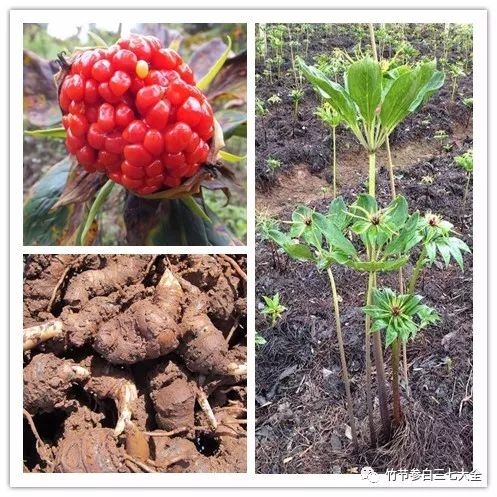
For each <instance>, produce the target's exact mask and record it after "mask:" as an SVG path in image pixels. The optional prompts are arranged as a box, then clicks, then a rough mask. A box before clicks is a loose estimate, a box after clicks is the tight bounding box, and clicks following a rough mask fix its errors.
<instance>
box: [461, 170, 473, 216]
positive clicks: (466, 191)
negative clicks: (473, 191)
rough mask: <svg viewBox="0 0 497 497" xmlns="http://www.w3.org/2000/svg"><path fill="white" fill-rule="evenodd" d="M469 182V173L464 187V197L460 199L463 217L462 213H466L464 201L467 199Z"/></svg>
mask: <svg viewBox="0 0 497 497" xmlns="http://www.w3.org/2000/svg"><path fill="white" fill-rule="evenodd" d="M470 181H471V173H468V179H467V180H466V186H465V187H464V195H463V198H462V214H463V216H464V213H465V212H466V200H467V198H468V192H469V182H470Z"/></svg>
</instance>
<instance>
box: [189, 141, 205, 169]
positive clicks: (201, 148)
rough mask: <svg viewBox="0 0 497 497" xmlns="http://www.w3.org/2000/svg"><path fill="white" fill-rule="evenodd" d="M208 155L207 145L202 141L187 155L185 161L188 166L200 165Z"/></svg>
mask: <svg viewBox="0 0 497 497" xmlns="http://www.w3.org/2000/svg"><path fill="white" fill-rule="evenodd" d="M208 154H209V145H207V143H205V142H204V141H200V143H199V144H198V145H197V148H196V149H195V150H194V151H193V152H191V153H189V154H187V156H186V160H187V162H188V163H189V164H201V163H203V162H205V161H206V159H207V155H208Z"/></svg>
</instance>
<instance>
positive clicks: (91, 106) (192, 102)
mask: <svg viewBox="0 0 497 497" xmlns="http://www.w3.org/2000/svg"><path fill="white" fill-rule="evenodd" d="M59 104H60V107H61V109H62V112H63V119H62V123H63V126H64V128H65V129H66V130H67V137H66V146H67V150H68V151H69V153H71V154H73V155H75V156H76V158H77V160H78V162H79V163H80V164H81V166H82V167H84V169H85V170H87V171H88V172H94V171H102V172H104V173H105V174H106V175H107V176H108V177H109V178H110V179H111V180H112V181H115V182H117V183H120V184H122V185H123V186H125V187H126V188H128V189H130V190H133V191H135V192H137V193H138V194H141V195H146V194H149V193H153V192H155V191H158V190H161V189H164V188H174V187H177V186H178V185H180V184H181V182H182V181H184V179H185V178H187V177H190V176H192V175H194V174H195V173H196V172H197V171H198V168H199V167H200V165H201V164H203V163H205V161H206V159H207V156H208V154H209V140H210V138H211V137H212V134H213V129H214V116H213V113H212V109H211V107H210V105H209V103H208V101H207V99H206V98H205V96H204V94H203V93H202V92H201V91H200V90H199V89H198V88H197V87H195V86H194V75H193V73H192V71H191V69H190V68H189V67H188V65H187V64H185V63H184V62H183V60H182V58H181V57H180V56H179V55H178V54H177V53H176V52H175V51H174V50H171V49H169V48H162V47H161V44H160V41H159V40H158V39H157V38H155V37H153V36H140V35H131V36H130V37H129V38H124V39H121V40H119V41H118V42H117V44H115V45H113V46H111V47H109V48H97V49H92V50H86V51H84V52H82V53H80V54H78V55H77V56H76V57H75V59H74V62H73V64H72V65H71V67H70V69H69V71H68V73H67V74H66V75H65V78H64V79H63V81H62V85H61V87H60V93H59Z"/></svg>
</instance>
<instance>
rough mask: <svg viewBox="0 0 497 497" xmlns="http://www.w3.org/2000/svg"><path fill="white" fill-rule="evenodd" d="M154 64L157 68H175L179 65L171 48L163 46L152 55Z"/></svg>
mask: <svg viewBox="0 0 497 497" xmlns="http://www.w3.org/2000/svg"><path fill="white" fill-rule="evenodd" d="M152 65H153V66H154V67H156V68H157V69H174V68H175V67H176V65H177V59H176V56H175V54H174V52H173V50H170V49H169V48H161V49H160V50H158V51H157V52H154V54H153V55H152Z"/></svg>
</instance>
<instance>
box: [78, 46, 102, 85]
mask: <svg viewBox="0 0 497 497" xmlns="http://www.w3.org/2000/svg"><path fill="white" fill-rule="evenodd" d="M99 58H100V55H99V54H98V53H97V52H96V51H95V50H88V51H87V52H84V53H83V54H82V55H81V58H80V62H81V75H82V76H83V77H84V78H90V77H91V70H92V68H93V64H95V62H97V60H99Z"/></svg>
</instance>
